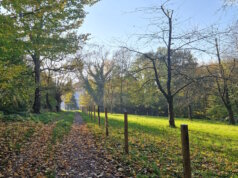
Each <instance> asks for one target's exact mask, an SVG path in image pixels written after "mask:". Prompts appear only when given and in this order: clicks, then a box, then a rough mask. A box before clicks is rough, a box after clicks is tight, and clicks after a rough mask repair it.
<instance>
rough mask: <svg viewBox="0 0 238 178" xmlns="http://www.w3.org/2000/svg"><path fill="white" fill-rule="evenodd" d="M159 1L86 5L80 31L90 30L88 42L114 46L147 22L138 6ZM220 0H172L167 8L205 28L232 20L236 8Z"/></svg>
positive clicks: (117, 0)
mask: <svg viewBox="0 0 238 178" xmlns="http://www.w3.org/2000/svg"><path fill="white" fill-rule="evenodd" d="M160 2H161V1H160V0H101V1H100V2H98V3H97V4H95V5H94V6H92V7H89V8H86V11H87V12H88V13H89V14H88V15H87V17H86V18H85V21H84V24H83V26H82V28H81V29H80V32H86V33H91V41H90V42H91V43H99V44H104V45H105V46H107V45H109V46H110V45H113V44H114V43H115V41H117V40H120V41H126V40H128V37H129V36H130V35H132V34H133V33H143V32H145V30H146V27H147V26H148V24H149V21H148V19H147V18H145V14H143V13H138V12H135V10H136V9H137V8H143V7H150V6H153V5H157V6H158V5H160V4H161V3H160ZM222 2H223V0H171V2H170V4H169V7H170V8H172V9H174V10H175V13H176V17H177V18H178V19H179V20H180V21H181V20H182V21H183V20H186V25H188V26H191V27H192V26H199V27H206V26H209V25H211V24H218V25H219V26H220V27H225V26H227V25H229V24H232V22H234V19H235V15H237V14H236V10H237V9H236V8H229V9H227V10H223V9H221V7H222Z"/></svg>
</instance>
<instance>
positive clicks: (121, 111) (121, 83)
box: [120, 78, 123, 113]
mask: <svg viewBox="0 0 238 178" xmlns="http://www.w3.org/2000/svg"><path fill="white" fill-rule="evenodd" d="M122 82H123V81H122V78H121V85H120V111H121V113H123V109H122V102H123V100H122V90H123V88H122V87H123V85H122Z"/></svg>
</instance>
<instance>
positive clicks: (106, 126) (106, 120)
mask: <svg viewBox="0 0 238 178" xmlns="http://www.w3.org/2000/svg"><path fill="white" fill-rule="evenodd" d="M105 128H106V136H108V135H109V134H108V117H107V108H105Z"/></svg>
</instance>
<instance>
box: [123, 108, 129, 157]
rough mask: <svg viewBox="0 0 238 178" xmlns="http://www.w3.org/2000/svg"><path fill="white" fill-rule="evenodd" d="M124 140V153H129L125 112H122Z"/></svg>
mask: <svg viewBox="0 0 238 178" xmlns="http://www.w3.org/2000/svg"><path fill="white" fill-rule="evenodd" d="M124 140H125V146H124V149H125V153H126V154H129V145H128V118H127V112H125V113H124Z"/></svg>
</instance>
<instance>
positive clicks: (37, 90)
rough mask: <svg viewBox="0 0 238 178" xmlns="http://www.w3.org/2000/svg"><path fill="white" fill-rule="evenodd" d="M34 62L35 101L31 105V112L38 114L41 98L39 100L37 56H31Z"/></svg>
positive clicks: (38, 61) (38, 64)
mask: <svg viewBox="0 0 238 178" xmlns="http://www.w3.org/2000/svg"><path fill="white" fill-rule="evenodd" d="M32 58H33V61H34V65H35V67H34V72H35V85H36V88H35V100H34V104H33V112H34V113H36V114H40V109H41V100H40V99H41V98H40V57H39V56H38V55H33V56H32Z"/></svg>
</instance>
